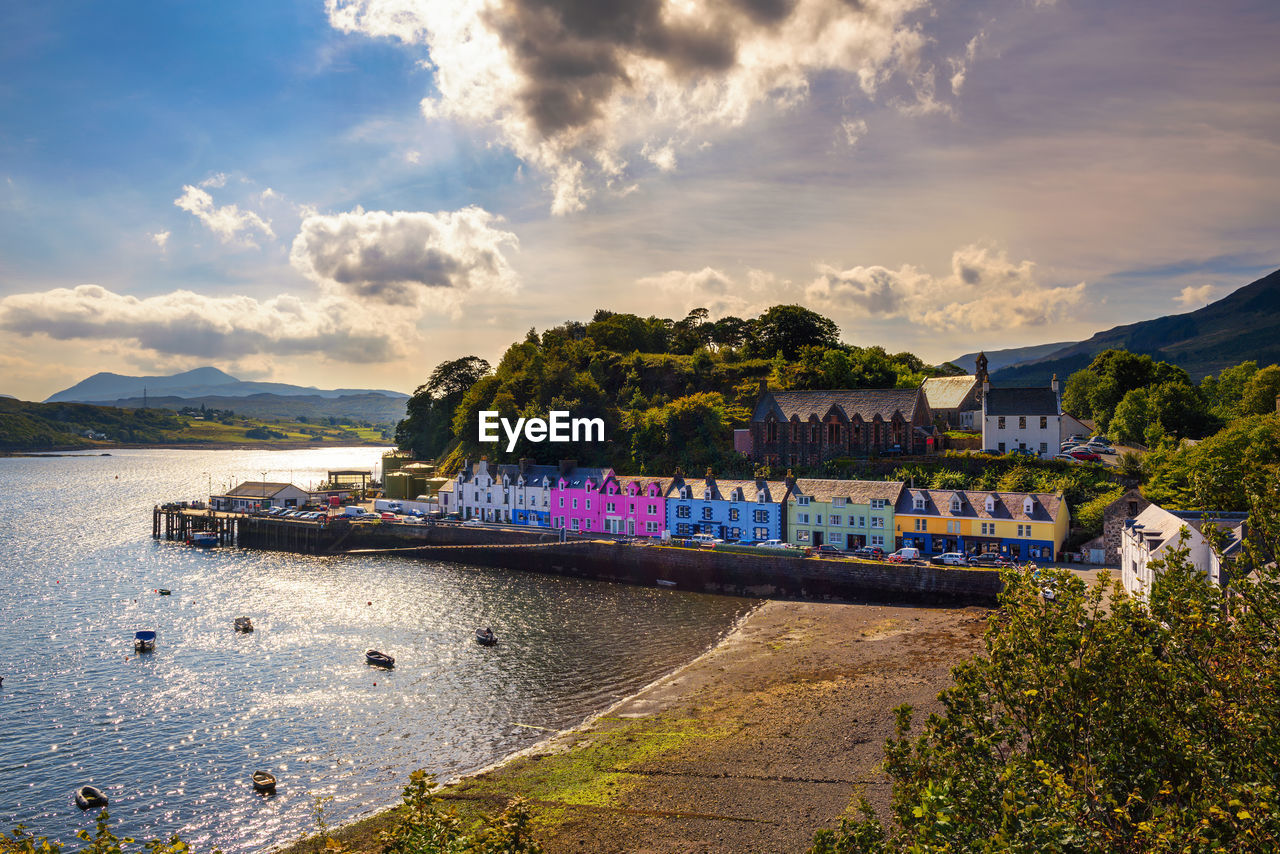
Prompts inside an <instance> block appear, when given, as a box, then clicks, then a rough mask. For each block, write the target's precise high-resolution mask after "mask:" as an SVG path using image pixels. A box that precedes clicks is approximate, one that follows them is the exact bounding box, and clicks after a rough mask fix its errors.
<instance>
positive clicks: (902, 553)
mask: <svg viewBox="0 0 1280 854" xmlns="http://www.w3.org/2000/svg"><path fill="white" fill-rule="evenodd" d="M884 559H885V560H887V561H889V562H890V563H906V562H907V561H909V560H919V559H920V550H919V549H913V548H911V547H910V546H907V547H904V548H900V549H898V550H897V551H896V552H891V553H889V554H887V555H885V558H884Z"/></svg>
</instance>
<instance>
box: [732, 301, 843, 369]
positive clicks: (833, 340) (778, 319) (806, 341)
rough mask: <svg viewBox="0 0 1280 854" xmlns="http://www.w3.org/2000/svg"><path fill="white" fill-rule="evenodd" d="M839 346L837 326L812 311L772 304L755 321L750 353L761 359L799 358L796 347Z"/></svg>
mask: <svg viewBox="0 0 1280 854" xmlns="http://www.w3.org/2000/svg"><path fill="white" fill-rule="evenodd" d="M839 344H840V327H839V326H837V325H836V323H835V321H833V320H830V319H828V318H826V317H823V316H822V315H820V314H818V313H817V312H815V311H810V310H809V309H807V308H805V307H804V306H799V305H775V306H774V307H773V308H771V309H769V310H767V311H766V312H765V313H764V314H762V315H760V317H759V318H757V319H756V322H755V329H754V336H753V337H752V338H751V339H750V340H749V341H748V347H749V349H750V351H751V352H752V353H753V354H754V355H756V356H760V357H763V358H769V357H770V356H772V355H774V354H775V353H782V355H783V356H784V357H786V358H788V359H794V358H796V357H797V356H799V355H800V348H802V347H804V346H806V345H809V346H813V347H823V348H832V347H836V346H838V345H839Z"/></svg>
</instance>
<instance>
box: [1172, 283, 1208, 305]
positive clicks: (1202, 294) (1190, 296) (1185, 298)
mask: <svg viewBox="0 0 1280 854" xmlns="http://www.w3.org/2000/svg"><path fill="white" fill-rule="evenodd" d="M1217 290H1218V288H1217V287H1216V286H1215V285H1200V286H1198V287H1197V286H1195V285H1187V286H1186V287H1185V288H1183V289H1182V293H1180V294H1178V295H1177V296H1176V297H1174V298H1173V301H1174V302H1176V303H1178V304H1180V305H1184V306H1186V307H1187V308H1191V307H1192V306H1199V305H1205V304H1206V303H1208V302H1209V300H1210V299H1211V298H1212V297H1213V294H1214V292H1215V291H1217Z"/></svg>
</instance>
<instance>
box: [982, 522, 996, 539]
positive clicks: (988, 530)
mask: <svg viewBox="0 0 1280 854" xmlns="http://www.w3.org/2000/svg"><path fill="white" fill-rule="evenodd" d="M995 533H996V526H995V523H994V522H983V523H982V535H983V536H984V537H994V536H995Z"/></svg>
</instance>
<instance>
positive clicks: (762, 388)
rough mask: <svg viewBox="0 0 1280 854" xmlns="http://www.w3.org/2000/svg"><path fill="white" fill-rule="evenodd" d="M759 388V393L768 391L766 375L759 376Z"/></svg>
mask: <svg viewBox="0 0 1280 854" xmlns="http://www.w3.org/2000/svg"><path fill="white" fill-rule="evenodd" d="M759 389H760V394H764V393H765V392H766V391H768V390H769V378H768V377H761V378H760V386H759Z"/></svg>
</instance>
